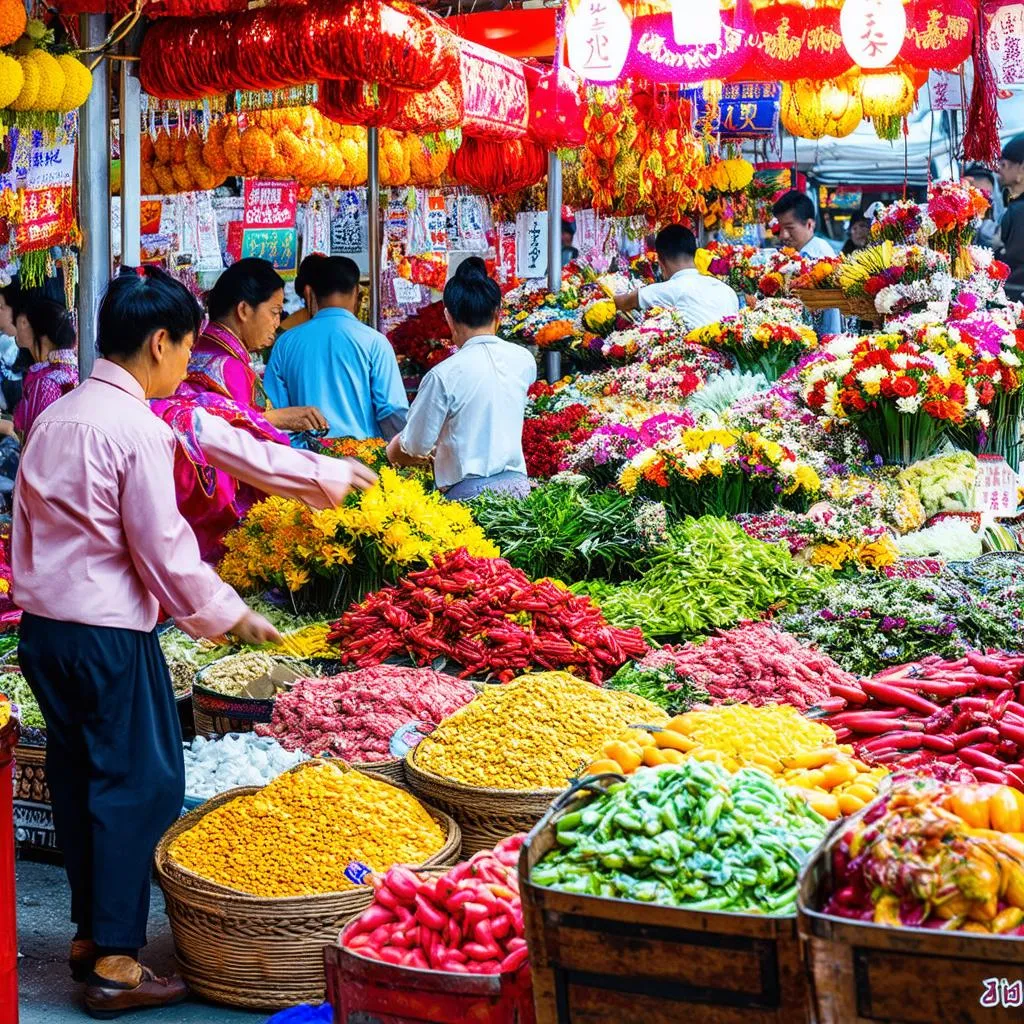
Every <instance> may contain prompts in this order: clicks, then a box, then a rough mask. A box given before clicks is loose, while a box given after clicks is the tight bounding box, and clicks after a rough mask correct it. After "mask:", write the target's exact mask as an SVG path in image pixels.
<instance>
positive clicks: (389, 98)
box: [316, 78, 403, 128]
mask: <svg viewBox="0 0 1024 1024" xmlns="http://www.w3.org/2000/svg"><path fill="white" fill-rule="evenodd" d="M402 102H403V97H402V93H401V92H400V91H399V90H397V89H389V88H388V87H387V86H386V85H368V84H367V83H366V82H356V81H352V80H347V81H341V80H339V79H337V78H328V79H327V80H326V81H323V82H321V83H320V86H319V98H318V99H317V104H316V105H317V108H318V109H319V111H320V113H321V114H323V115H324V117H329V118H330V119H331V120H332V121H337V122H338V124H359V125H363V127H365V128H380V127H382V126H383V125H386V124H390V123H391V121H392V120H393V118H394V117H395V115H396V114H397V113H398V112H399V111H400V110H401V109H402Z"/></svg>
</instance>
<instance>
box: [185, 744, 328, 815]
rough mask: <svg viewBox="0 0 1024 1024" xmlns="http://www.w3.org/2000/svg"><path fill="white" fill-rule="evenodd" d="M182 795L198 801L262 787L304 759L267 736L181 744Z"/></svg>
mask: <svg viewBox="0 0 1024 1024" xmlns="http://www.w3.org/2000/svg"><path fill="white" fill-rule="evenodd" d="M184 748H185V749H184V754H185V795H186V797H193V798H198V799H202V800H208V799H209V798H210V797H211V796H216V795H217V794H218V793H223V792H224V791H225V790H228V789H234V788H235V787H236V786H264V785H266V784H267V783H268V782H270V781H271V780H272V779H275V778H277V776H278V775H280V774H281V772H285V771H287V770H288V769H289V768H293V767H294V766H295V765H297V764H298V763H299V762H300V761H305V760H307V759H308V755H307V754H304V753H302V751H300V750H296V751H294V752H293V751H290V750H285V749H284V747H282V746H281V745H280V744H279V743H278V742H277V740H275V739H273V738H272V737H270V736H257V735H256V734H255V733H251V732H245V733H239V732H229V733H228V734H227V735H226V736H221V737H219V738H216V739H212V740H207V739H204V738H203V737H202V736H197V737H196V738H195V739H194V740H193V741H192V743H191V745H189V744H188V743H186V744H184Z"/></svg>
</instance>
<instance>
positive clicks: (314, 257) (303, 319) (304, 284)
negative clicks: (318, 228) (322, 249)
mask: <svg viewBox="0 0 1024 1024" xmlns="http://www.w3.org/2000/svg"><path fill="white" fill-rule="evenodd" d="M325 259H327V257H326V256H324V254H323V253H319V252H314V253H310V254H309V255H308V256H307V257H306V258H305V259H304V260H303V261H302V262H301V263H300V264H299V272H298V273H297V274H296V275H295V294H296V296H297V297H298V299H299V301H300V302H301V303H302V305H301V306H300V307H299V308H298V309H297V310H295V312H294V313H292V314H291V316H289V317H288V318H287V319H285V320H283V321H281V326H280V327H279V328H278V330H279V333H280V334H283V333H284V332H285V331H290V330H291V329H292V328H293V327H299V326H300V325H301V324H304V323H307V322H308V321H309V320H310V319H312V316H313V312H314V310H313V286H312V284H311V280H312V273H313V268H314V267H315V266H316V265H317V264H318V263H320V262H322V261H323V260H325Z"/></svg>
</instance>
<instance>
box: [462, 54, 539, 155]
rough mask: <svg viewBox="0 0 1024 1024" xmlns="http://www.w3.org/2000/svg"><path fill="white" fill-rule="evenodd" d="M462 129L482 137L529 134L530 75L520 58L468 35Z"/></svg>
mask: <svg viewBox="0 0 1024 1024" xmlns="http://www.w3.org/2000/svg"><path fill="white" fill-rule="evenodd" d="M459 56H460V61H461V76H462V104H463V108H464V114H463V121H462V131H463V134H464V135H468V136H474V137H476V138H478V139H492V140H494V141H498V142H501V141H504V140H506V139H521V138H522V137H523V136H524V135H525V134H526V125H527V121H528V117H529V102H528V99H527V91H526V76H525V75H524V74H523V66H522V64H520V63H519V61H517V60H513V59H512V58H511V57H506V56H505V55H504V54H501V53H498V52H496V51H495V50H489V49H487V48H486V47H484V46H478V45H477V44H476V43H470V42H468V41H467V40H465V39H462V40H460V41H459Z"/></svg>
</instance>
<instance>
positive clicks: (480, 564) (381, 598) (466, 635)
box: [330, 548, 647, 685]
mask: <svg viewBox="0 0 1024 1024" xmlns="http://www.w3.org/2000/svg"><path fill="white" fill-rule="evenodd" d="M330 640H331V641H332V642H333V643H337V644H338V645H339V646H340V647H341V660H342V662H343V663H344V664H353V665H356V666H357V667H359V668H366V667H368V666H370V665H379V664H380V663H381V662H383V661H386V660H387V659H388V658H390V657H392V656H394V655H396V654H408V655H409V657H411V658H412V660H413V661H414V662H415V663H416V664H417V665H427V664H430V663H432V662H433V661H434V660H435V659H436V658H438V657H443V658H446V659H448V660H450V661H453V662H455V663H456V664H458V665H460V666H461V668H462V671H461V673H460V675H461V676H462V677H467V676H474V675H484V676H492V677H495V678H497V679H500V680H502V681H508V680H509V679H512V678H514V677H515V676H517V675H520V674H522V673H523V672H528V671H531V670H534V669H547V670H560V669H561V670H565V671H569V672H574V673H576V674H577V675H580V676H584V677H585V678H587V679H589V680H590V681H591V682H593V683H596V684H598V685H600V684H601V682H602V680H604V679H607V678H608V677H609V676H610V675H611V674H612V673H613V672H615V670H616V669H617V668H619V666H621V665H622V664H623V663H624V662H626V661H629V660H630V659H631V658H638V657H641V656H642V655H644V654H646V653H647V644H646V643H645V642H644V639H643V635H642V634H641V632H640V630H639V629H637V628H633V629H617V628H615V627H614V626H609V625H608V623H607V622H606V621H605V619H604V616H603V615H602V614H601V612H600V610H599V609H598V608H597V606H596V605H594V604H593V603H591V601H590V598H587V597H577V596H576V595H574V594H572V593H570V592H569V591H567V590H565V589H563V588H562V587H559V586H556V585H555V584H554V583H552V582H551V581H550V580H544V581H542V582H539V583H533V582H531V581H530V579H529V577H527V576H526V574H525V573H523V572H522V571H521V570H519V569H514V568H513V567H512V566H511V565H509V563H508V562H506V561H505V560H504V559H503V558H474V557H473V556H471V555H469V554H467V552H466V550H465V549H464V548H460V549H459V550H458V551H454V552H451V553H449V554H446V555H441V556H439V557H438V558H437V559H436V560H435V563H434V565H432V566H431V567H430V568H428V569H423V570H421V571H419V572H414V573H410V574H409V575H408V576H406V577H405V578H403V579H401V580H399V582H398V583H397V585H395V586H389V587H384V588H383V589H381V590H378V591H377V592H376V593H374V594H371V595H370V596H369V597H368V598H367V599H366V600H365V601H364V602H363V603H362V604H359V605H353V606H352V607H351V608H350V609H349V610H348V611H347V612H345V614H344V615H343V616H342V617H341V619H340V620H339V621H338V622H336V623H334V624H333V626H332V627H331V634H330Z"/></svg>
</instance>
